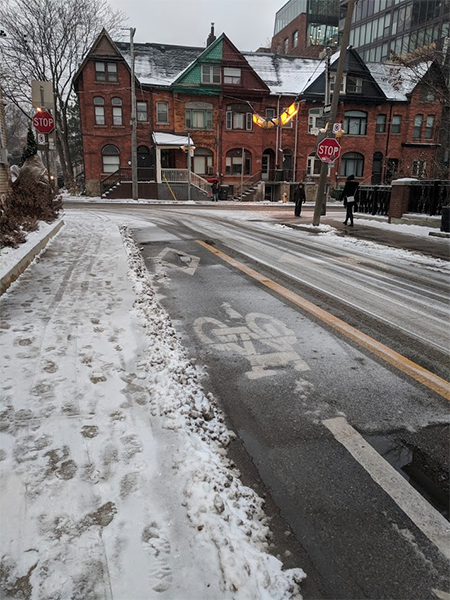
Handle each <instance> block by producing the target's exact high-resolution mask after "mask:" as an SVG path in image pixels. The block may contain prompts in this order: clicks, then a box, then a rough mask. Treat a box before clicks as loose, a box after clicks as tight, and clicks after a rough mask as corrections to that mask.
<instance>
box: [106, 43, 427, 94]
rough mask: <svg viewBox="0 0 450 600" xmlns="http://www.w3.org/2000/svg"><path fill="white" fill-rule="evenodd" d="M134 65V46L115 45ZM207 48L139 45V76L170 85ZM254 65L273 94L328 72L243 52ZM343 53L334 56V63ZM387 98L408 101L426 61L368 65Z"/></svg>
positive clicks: (314, 62) (292, 90)
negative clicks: (132, 54)
mask: <svg viewBox="0 0 450 600" xmlns="http://www.w3.org/2000/svg"><path fill="white" fill-rule="evenodd" d="M115 44H116V46H117V48H118V49H119V51H120V52H121V53H122V56H123V57H124V59H125V60H126V61H127V63H128V65H131V58H130V44H129V43H127V42H115ZM204 50H205V48H199V47H188V46H173V45H165V44H150V43H148V44H135V73H136V77H137V78H138V80H139V81H140V82H141V83H142V84H143V85H155V86H167V87H168V86H170V85H172V84H173V83H174V81H175V80H176V79H177V78H178V77H179V76H180V75H181V73H183V71H185V70H186V69H187V68H188V67H189V66H190V65H191V64H192V63H193V62H194V61H195V60H196V59H197V58H198V57H199V56H200V54H202V52H204ZM242 55H243V56H244V57H245V59H246V60H247V62H248V63H249V64H250V66H251V67H252V68H253V69H254V71H255V72H256V73H257V75H259V77H260V78H261V79H262V80H263V81H264V82H265V83H266V84H267V86H268V87H269V89H270V91H271V93H272V94H276V95H278V94H283V95H297V94H301V93H302V92H303V91H304V90H305V89H306V88H307V87H308V86H309V85H310V84H311V83H312V82H313V81H314V80H315V79H317V77H319V76H320V75H321V74H322V73H323V71H324V69H325V61H324V60H319V59H316V58H300V57H294V56H280V55H277V54H270V53H265V52H264V53H263V52H242ZM338 56H339V53H338V52H337V53H335V54H334V55H333V63H335V62H336V61H337V59H338ZM366 65H367V68H368V69H369V71H370V73H371V74H372V76H373V78H374V79H375V81H376V83H377V84H378V85H379V86H380V88H381V90H382V91H383V93H384V94H385V95H386V97H387V99H389V100H394V101H400V102H401V101H406V100H407V99H408V98H407V95H408V94H410V93H411V92H412V90H413V89H414V87H415V86H416V85H417V83H418V81H419V80H420V79H421V78H422V77H423V75H425V73H426V72H427V70H428V69H429V68H430V63H428V62H423V63H421V64H420V65H418V66H415V67H414V68H408V67H404V66H402V65H393V64H387V63H366Z"/></svg>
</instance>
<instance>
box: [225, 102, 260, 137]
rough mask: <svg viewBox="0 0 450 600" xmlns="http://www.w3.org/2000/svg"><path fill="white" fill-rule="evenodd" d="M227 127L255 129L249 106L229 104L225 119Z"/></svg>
mask: <svg viewBox="0 0 450 600" xmlns="http://www.w3.org/2000/svg"><path fill="white" fill-rule="evenodd" d="M225 127H226V129H228V130H230V129H245V130H247V131H251V130H252V129H253V120H252V113H251V112H249V111H248V106H246V105H243V106H239V105H228V106H227V114H226V121H225Z"/></svg>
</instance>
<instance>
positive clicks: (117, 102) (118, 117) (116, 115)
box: [111, 98, 123, 125]
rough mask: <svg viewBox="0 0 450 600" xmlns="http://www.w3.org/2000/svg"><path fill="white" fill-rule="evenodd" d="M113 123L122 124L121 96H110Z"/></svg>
mask: <svg viewBox="0 0 450 600" xmlns="http://www.w3.org/2000/svg"><path fill="white" fill-rule="evenodd" d="M111 104H112V113H113V125H122V124H123V123H122V98H111Z"/></svg>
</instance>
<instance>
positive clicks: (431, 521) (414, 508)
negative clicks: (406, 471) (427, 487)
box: [323, 417, 450, 559]
mask: <svg viewBox="0 0 450 600" xmlns="http://www.w3.org/2000/svg"><path fill="white" fill-rule="evenodd" d="M323 424H324V425H325V427H327V429H329V430H330V431H331V433H332V434H333V435H334V437H335V438H336V440H337V441H338V442H340V443H341V444H342V445H343V446H344V447H345V448H346V449H347V450H348V451H349V452H350V454H351V455H352V456H353V458H355V459H356V460H357V461H358V462H359V464H360V465H361V466H363V467H364V469H365V470H366V471H367V472H368V473H369V475H370V476H371V477H372V479H373V480H374V481H375V483H377V484H378V485H379V486H381V487H382V488H383V490H384V491H385V492H386V493H387V494H389V496H391V498H392V499H393V500H394V501H395V502H396V503H397V504H398V506H399V507H400V508H401V509H402V510H403V512H404V513H406V514H407V515H408V517H409V518H410V519H411V520H412V522H413V523H414V524H415V525H416V526H417V527H418V528H419V529H421V531H422V532H423V533H424V534H425V535H426V536H427V538H428V539H429V540H430V541H431V542H433V544H434V545H435V546H436V547H437V548H439V550H440V551H441V552H442V554H443V555H444V556H445V557H446V558H448V559H450V523H449V522H448V521H447V520H446V519H445V518H444V517H443V516H442V515H441V514H440V513H439V512H438V511H437V510H436V509H435V508H433V507H432V506H431V504H429V502H427V501H426V500H425V498H423V496H421V495H420V494H419V492H417V491H416V490H415V489H414V488H413V487H412V486H411V485H409V483H408V482H407V481H406V479H404V478H403V477H402V476H401V475H400V473H397V471H396V470H395V469H394V467H391V465H390V464H389V463H388V462H386V461H385V460H384V458H382V457H381V456H380V455H379V454H378V452H377V451H376V450H375V449H374V448H372V446H371V445H370V444H369V442H366V440H365V439H364V438H363V437H362V436H361V435H360V434H359V433H358V432H357V431H356V430H355V429H353V427H352V426H351V425H349V424H348V423H347V421H346V419H344V418H343V417H337V418H335V419H327V420H325V421H323Z"/></svg>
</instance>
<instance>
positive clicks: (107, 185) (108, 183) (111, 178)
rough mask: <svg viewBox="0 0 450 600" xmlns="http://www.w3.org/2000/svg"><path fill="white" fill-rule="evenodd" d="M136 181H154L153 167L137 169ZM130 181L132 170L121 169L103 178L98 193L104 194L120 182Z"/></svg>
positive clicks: (127, 168) (154, 172) (154, 171)
mask: <svg viewBox="0 0 450 600" xmlns="http://www.w3.org/2000/svg"><path fill="white" fill-rule="evenodd" d="M137 176H138V181H155V177H156V168H155V167H139V168H138V170H137ZM131 180H132V169H131V167H121V168H120V169H117V171H114V173H111V175H108V177H105V179H103V180H102V181H101V182H100V193H101V194H102V195H103V194H106V192H107V191H108V190H110V189H111V188H112V187H114V186H115V185H117V184H118V183H121V182H122V181H131Z"/></svg>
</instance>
